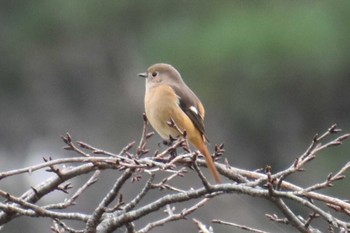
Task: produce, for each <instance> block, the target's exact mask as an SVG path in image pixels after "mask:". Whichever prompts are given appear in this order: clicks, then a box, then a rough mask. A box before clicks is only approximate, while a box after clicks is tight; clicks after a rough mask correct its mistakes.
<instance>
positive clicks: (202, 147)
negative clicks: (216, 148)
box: [197, 142, 221, 183]
mask: <svg viewBox="0 0 350 233" xmlns="http://www.w3.org/2000/svg"><path fill="white" fill-rule="evenodd" d="M197 149H198V150H199V151H200V152H201V153H202V154H203V156H204V159H205V162H206V163H207V166H208V169H209V171H210V172H211V174H212V175H213V177H214V179H215V181H216V183H221V176H220V174H219V172H218V170H217V169H216V167H215V164H214V161H213V158H212V157H211V154H210V152H209V150H208V148H207V146H206V145H205V144H204V142H202V143H200V145H198V146H197Z"/></svg>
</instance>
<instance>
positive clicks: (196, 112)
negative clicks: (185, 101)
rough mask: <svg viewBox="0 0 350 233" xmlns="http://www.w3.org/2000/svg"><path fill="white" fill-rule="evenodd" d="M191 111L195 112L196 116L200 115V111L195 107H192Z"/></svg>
mask: <svg viewBox="0 0 350 233" xmlns="http://www.w3.org/2000/svg"><path fill="white" fill-rule="evenodd" d="M190 110H191V111H192V112H194V113H195V114H196V115H198V109H197V108H196V107H195V106H191V107H190Z"/></svg>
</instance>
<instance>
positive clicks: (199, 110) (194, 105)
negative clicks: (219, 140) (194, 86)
mask: <svg viewBox="0 0 350 233" xmlns="http://www.w3.org/2000/svg"><path fill="white" fill-rule="evenodd" d="M171 87H172V88H173V90H174V91H175V93H176V95H177V96H178V97H179V106H180V108H181V109H182V111H183V112H184V113H185V114H186V115H187V116H188V117H189V118H190V119H191V121H192V122H193V124H194V126H195V127H196V128H197V129H198V130H199V132H201V134H202V135H203V136H204V137H205V139H206V140H207V141H209V140H208V138H207V136H206V135H205V128H204V115H205V111H204V107H203V105H202V103H201V102H200V100H199V99H198V97H197V96H196V95H195V94H194V93H193V92H192V90H191V89H190V88H188V87H187V86H185V89H184V88H179V87H178V86H175V85H172V86H171ZM182 87H183V86H182Z"/></svg>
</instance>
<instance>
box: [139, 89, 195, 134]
mask: <svg viewBox="0 0 350 233" xmlns="http://www.w3.org/2000/svg"><path fill="white" fill-rule="evenodd" d="M145 111H146V116H147V118H148V120H149V122H150V123H151V125H152V127H153V128H154V129H155V130H156V131H157V133H158V134H159V135H160V136H161V137H162V138H163V139H164V140H168V139H169V136H170V135H171V136H172V137H173V138H176V137H178V136H179V132H178V131H177V130H175V129H174V128H172V127H170V126H169V125H168V123H167V122H168V121H170V119H173V120H174V122H175V124H176V125H177V126H178V127H179V128H180V129H181V130H186V132H187V135H188V138H189V139H191V136H193V135H194V134H198V133H199V131H198V130H197V129H196V128H195V127H194V125H193V123H192V121H191V119H190V118H189V117H188V116H187V115H186V114H185V113H184V112H183V111H182V109H181V108H180V106H179V97H178V96H177V95H176V93H175V92H174V90H173V89H172V88H171V87H170V86H167V85H157V86H153V87H151V88H149V89H148V90H147V91H146V95H145Z"/></svg>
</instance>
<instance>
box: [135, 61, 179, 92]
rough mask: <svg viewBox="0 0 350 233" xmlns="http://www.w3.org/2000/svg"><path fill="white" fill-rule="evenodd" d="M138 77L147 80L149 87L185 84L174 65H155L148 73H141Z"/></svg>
mask: <svg viewBox="0 0 350 233" xmlns="http://www.w3.org/2000/svg"><path fill="white" fill-rule="evenodd" d="M138 76H140V77H142V78H145V79H146V86H147V87H150V86H154V85H159V84H173V85H177V84H179V83H183V80H182V78H181V75H180V73H179V72H178V71H177V70H176V69H175V68H174V67H173V66H172V65H169V64H165V63H157V64H154V65H152V66H150V67H149V68H148V69H147V72H145V73H139V74H138Z"/></svg>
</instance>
